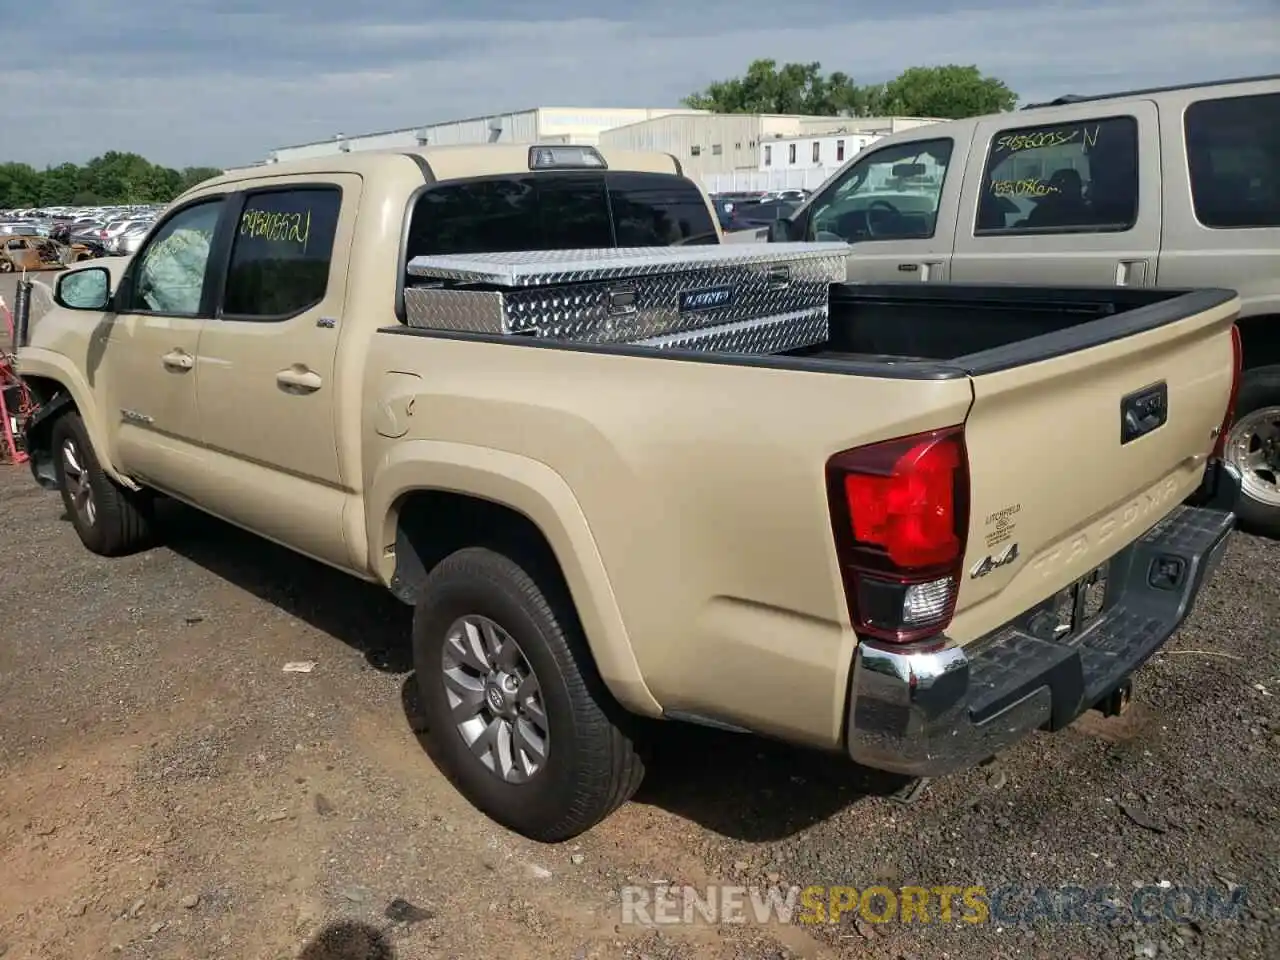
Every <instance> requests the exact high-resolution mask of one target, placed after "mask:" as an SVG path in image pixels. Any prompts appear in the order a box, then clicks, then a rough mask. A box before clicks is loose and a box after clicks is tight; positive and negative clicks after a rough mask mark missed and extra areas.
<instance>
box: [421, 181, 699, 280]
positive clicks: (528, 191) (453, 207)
mask: <svg viewBox="0 0 1280 960" xmlns="http://www.w3.org/2000/svg"><path fill="white" fill-rule="evenodd" d="M715 243H719V236H718V234H717V232H716V227H715V224H714V222H713V221H712V219H711V210H710V208H709V207H708V206H707V204H706V201H705V200H704V199H703V196H702V192H701V191H700V190H698V188H697V187H696V186H694V184H693V183H692V182H690V181H688V180H686V179H684V178H683V177H679V176H675V175H672V174H662V173H630V172H626V171H607V172H604V173H600V172H594V171H592V172H576V171H575V172H560V171H557V172H555V173H527V174H516V175H512V176H502V177H486V178H479V179H475V180H460V181H455V182H446V183H442V184H440V185H439V186H432V187H430V188H428V189H427V190H425V191H423V192H422V194H421V195H420V196H419V197H418V199H417V201H416V202H415V204H414V208H413V214H412V216H411V218H410V221H409V232H408V238H407V244H406V251H405V252H406V255H407V260H408V259H412V258H414V257H418V256H425V255H432V254H436V255H440V254H454V253H498V252H503V251H512V250H588V249H601V248H609V247H649V246H672V245H676V244H689V245H695V244H715Z"/></svg>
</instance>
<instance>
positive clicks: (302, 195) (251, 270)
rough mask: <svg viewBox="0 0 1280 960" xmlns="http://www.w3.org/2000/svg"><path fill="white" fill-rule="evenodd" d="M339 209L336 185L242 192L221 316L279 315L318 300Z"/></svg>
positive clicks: (325, 278)
mask: <svg viewBox="0 0 1280 960" xmlns="http://www.w3.org/2000/svg"><path fill="white" fill-rule="evenodd" d="M341 210H342V191H341V190H339V189H338V188H337V187H320V188H316V187H294V188H292V189H281V190H272V191H270V192H263V193H253V194H250V195H249V196H248V197H246V198H245V201H244V209H243V210H242V211H241V213H240V219H239V220H238V221H237V222H236V226H235V230H234V238H233V239H232V241H231V261H230V263H229V264H228V265H227V283H226V288H225V290H224V292H223V296H222V315H223V316H229V317H246V318H254V319H283V318H285V317H290V316H294V315H296V314H298V313H301V312H302V311H304V310H307V309H308V308H310V307H313V306H315V305H316V304H317V303H319V302H320V301H321V300H323V299H324V294H325V290H326V289H327V288H328V286H329V264H330V261H331V260H332V259H333V241H334V238H335V237H336V236H337V233H338V214H339V213H340V212H341Z"/></svg>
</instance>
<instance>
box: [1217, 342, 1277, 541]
mask: <svg viewBox="0 0 1280 960" xmlns="http://www.w3.org/2000/svg"><path fill="white" fill-rule="evenodd" d="M1226 458H1227V460H1228V462H1230V463H1231V464H1232V465H1233V466H1235V467H1236V468H1237V469H1239V471H1240V474H1241V478H1242V485H1241V486H1242V489H1241V496H1240V504H1239V506H1238V507H1237V509H1236V515H1237V516H1238V517H1239V519H1240V526H1241V527H1242V528H1243V529H1245V530H1248V531H1250V532H1251V533H1258V534H1261V535H1263V536H1266V537H1274V538H1280V367H1258V368H1256V369H1254V370H1249V371H1246V372H1245V375H1244V380H1243V381H1242V382H1241V384H1240V395H1239V397H1238V398H1237V400H1236V419H1235V423H1234V424H1232V426H1231V429H1230V430H1229V431H1228V432H1227V443H1226Z"/></svg>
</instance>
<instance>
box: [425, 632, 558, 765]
mask: <svg viewBox="0 0 1280 960" xmlns="http://www.w3.org/2000/svg"><path fill="white" fill-rule="evenodd" d="M440 666H441V672H442V673H443V678H444V687H445V691H446V695H447V697H448V701H449V709H450V712H451V714H452V716H453V720H454V727H455V729H456V730H457V731H458V735H459V736H461V737H462V740H463V742H464V743H465V744H466V745H467V747H468V748H469V749H470V750H471V752H472V753H473V754H474V755H475V757H476V759H478V760H479V761H480V762H481V763H483V764H484V765H485V766H486V767H488V768H489V770H490V771H491V772H492V773H493V774H494V775H495V776H497V777H499V778H500V779H502V780H504V781H506V782H507V783H526V782H527V781H528V780H530V779H531V778H532V777H534V776H536V775H537V774H538V772H539V771H540V770H541V769H542V768H543V766H544V765H545V764H546V762H547V756H548V753H549V751H550V746H551V732H550V729H549V727H548V726H547V713H546V707H545V705H544V703H543V699H542V690H541V688H540V687H539V685H538V677H537V675H536V674H535V673H534V672H533V668H532V667H530V666H529V661H528V660H527V659H526V657H525V655H524V651H522V650H521V649H520V645H519V644H518V643H516V640H515V638H514V637H512V636H511V634H510V633H508V632H507V631H506V630H504V629H503V628H502V627H501V626H500V625H498V624H497V623H495V622H494V621H493V620H490V619H489V618H488V617H482V616H479V615H469V616H464V617H460V618H459V619H457V620H455V621H454V622H453V624H452V626H450V628H449V630H448V635H447V637H446V639H445V643H444V647H443V649H442V651H441V657H440Z"/></svg>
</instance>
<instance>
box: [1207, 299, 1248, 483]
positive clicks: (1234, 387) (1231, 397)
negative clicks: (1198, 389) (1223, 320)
mask: <svg viewBox="0 0 1280 960" xmlns="http://www.w3.org/2000/svg"><path fill="white" fill-rule="evenodd" d="M1231 362H1232V364H1233V366H1232V370H1231V392H1230V393H1229V394H1227V412H1226V413H1225V414H1223V417H1222V429H1221V430H1220V431H1218V440H1217V442H1216V443H1215V444H1214V445H1213V456H1214V457H1215V458H1217V459H1219V460H1220V459H1222V457H1223V455H1224V454H1225V453H1226V450H1227V433H1228V432H1229V431H1230V430H1231V424H1233V423H1234V422H1235V419H1236V399H1237V398H1238V397H1239V396H1240V374H1241V370H1242V369H1243V367H1244V346H1243V345H1242V344H1241V343H1240V328H1239V327H1237V326H1236V325H1235V324H1232V325H1231Z"/></svg>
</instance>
